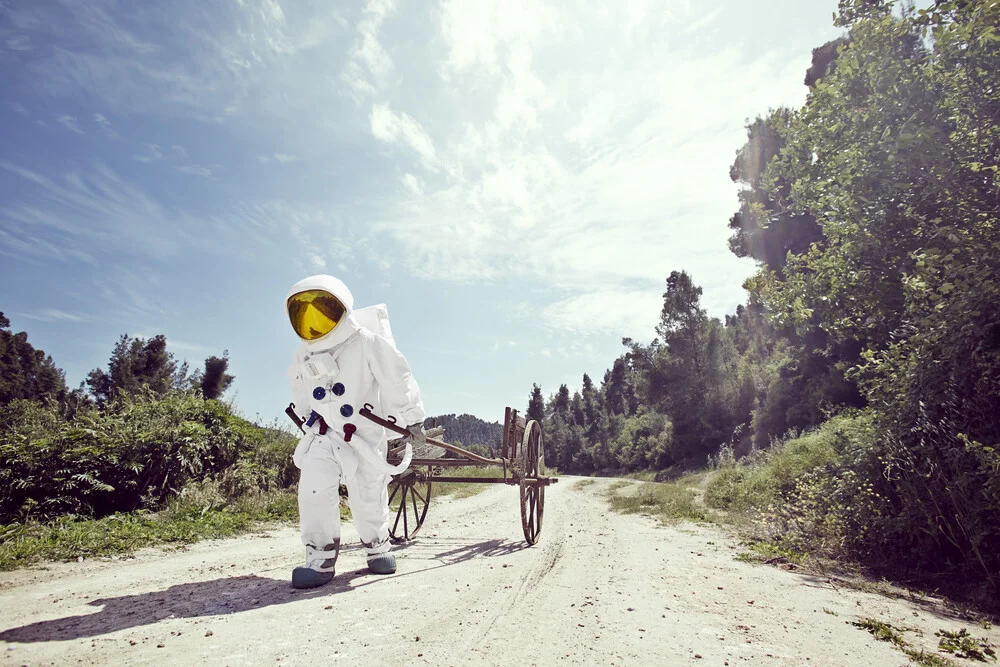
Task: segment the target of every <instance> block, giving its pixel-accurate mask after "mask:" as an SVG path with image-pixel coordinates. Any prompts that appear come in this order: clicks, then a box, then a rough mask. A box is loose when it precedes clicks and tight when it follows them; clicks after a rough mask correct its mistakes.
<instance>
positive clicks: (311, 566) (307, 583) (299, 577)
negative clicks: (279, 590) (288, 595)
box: [292, 539, 340, 588]
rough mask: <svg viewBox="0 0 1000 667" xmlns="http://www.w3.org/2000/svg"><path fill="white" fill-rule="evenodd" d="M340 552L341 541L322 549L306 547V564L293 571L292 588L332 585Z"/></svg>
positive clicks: (335, 541) (337, 540)
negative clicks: (331, 581)
mask: <svg viewBox="0 0 1000 667" xmlns="http://www.w3.org/2000/svg"><path fill="white" fill-rule="evenodd" d="M339 551H340V540H339V539H336V540H334V541H333V542H331V543H330V544H328V545H326V546H325V547H323V548H322V549H317V548H316V547H314V546H311V545H309V546H306V564H305V566H304V567H297V568H295V569H294V570H292V588H316V587H317V586H322V585H323V584H327V583H330V580H331V579H333V574H334V566H335V565H336V564H337V553H338V552H339Z"/></svg>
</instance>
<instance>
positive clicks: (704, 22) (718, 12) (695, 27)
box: [684, 7, 725, 35]
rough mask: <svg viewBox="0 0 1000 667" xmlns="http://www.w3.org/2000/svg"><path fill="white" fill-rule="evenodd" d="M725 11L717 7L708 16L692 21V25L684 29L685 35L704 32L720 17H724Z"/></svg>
mask: <svg viewBox="0 0 1000 667" xmlns="http://www.w3.org/2000/svg"><path fill="white" fill-rule="evenodd" d="M723 11H725V10H724V9H723V8H722V7H716V8H715V9H713V10H712V11H710V12H709V13H708V14H705V15H704V16H702V17H701V18H699V19H697V20H695V21H692V22H691V24H690V25H688V27H686V28H685V29H684V34H685V35H690V34H692V33H695V32H698V31H699V30H704V29H705V28H707V27H708V26H710V25H711V24H713V23H715V20H716V19H717V18H719V17H720V16H722V13H723Z"/></svg>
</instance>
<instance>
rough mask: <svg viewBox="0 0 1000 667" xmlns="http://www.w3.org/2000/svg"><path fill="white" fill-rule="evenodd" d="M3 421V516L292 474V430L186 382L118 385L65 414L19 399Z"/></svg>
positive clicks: (143, 501) (93, 507) (145, 504)
mask: <svg viewBox="0 0 1000 667" xmlns="http://www.w3.org/2000/svg"><path fill="white" fill-rule="evenodd" d="M0 429H2V431H0V523H14V522H23V521H26V520H28V519H35V520H47V519H51V518H54V517H58V516H63V515H67V514H74V515H82V516H95V517H100V516H105V515H108V514H113V513H115V512H128V511H131V510H135V509H140V508H146V509H156V508H159V507H162V506H163V505H164V503H165V502H166V501H167V500H168V499H169V498H171V497H172V496H174V495H176V493H177V492H178V491H179V490H180V489H182V488H184V487H185V486H186V485H187V484H188V483H190V482H193V481H199V480H204V479H212V478H215V477H221V478H222V481H223V482H224V484H225V489H226V491H227V492H229V493H230V494H231V495H232V496H233V497H235V496H237V495H241V494H242V493H244V492H246V491H248V490H250V489H264V490H267V489H273V488H282V487H285V486H288V485H289V484H291V483H292V482H293V481H294V474H293V472H292V471H291V470H290V467H291V452H292V450H293V448H294V446H295V440H294V438H293V437H292V436H290V435H288V434H286V433H284V432H282V431H280V430H277V429H262V428H260V427H257V426H254V425H252V424H250V423H248V422H246V421H245V420H243V419H241V418H239V417H237V416H235V415H233V414H232V412H231V410H230V408H229V407H228V406H227V405H226V404H224V403H221V402H219V401H215V400H204V399H202V398H201V397H199V396H197V395H196V394H194V393H189V392H181V391H176V392H171V393H169V394H167V395H166V396H163V397H153V396H152V395H150V394H138V395H135V396H124V395H123V396H119V397H118V398H117V399H115V400H114V401H112V402H110V403H108V404H106V405H105V406H104V407H103V408H102V409H100V410H97V409H89V410H84V411H81V412H79V413H78V414H77V415H76V416H75V417H74V418H73V419H72V420H69V421H65V420H62V419H61V418H60V417H59V415H58V414H57V412H56V408H54V407H46V406H44V405H42V404H39V403H34V402H30V401H23V400H18V401H13V402H11V403H10V404H8V405H6V406H2V407H0Z"/></svg>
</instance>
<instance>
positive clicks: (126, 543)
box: [0, 482, 298, 570]
mask: <svg viewBox="0 0 1000 667" xmlns="http://www.w3.org/2000/svg"><path fill="white" fill-rule="evenodd" d="M297 517H298V506H297V502H296V498H295V494H294V493H291V492H289V491H288V490H280V491H270V492H256V493H249V494H246V495H244V496H242V497H240V498H236V499H232V498H230V497H227V496H226V495H225V493H224V492H223V491H222V490H221V488H220V487H219V485H217V484H214V483H207V482H206V483H195V484H192V485H189V486H188V487H187V488H185V489H184V490H183V491H182V492H181V493H180V494H179V495H178V496H177V497H176V498H175V499H173V500H172V501H170V503H169V504H168V505H167V507H166V509H164V510H163V511H161V512H158V513H151V512H147V511H138V512H129V513H119V514H112V515H110V516H106V517H103V518H100V519H82V520H81V519H79V518H77V517H74V516H63V517H60V518H58V519H55V520H53V521H51V522H48V523H40V522H37V521H34V520H31V521H28V522H26V523H15V524H10V525H6V526H4V525H0V570H11V569H14V568H17V567H23V566H24V565H28V564H30V563H33V562H37V561H40V560H75V559H76V558H79V557H84V558H92V557H97V556H112V555H119V554H122V555H126V554H131V553H133V552H135V551H137V550H139V549H142V548H145V547H150V546H156V545H158V544H188V543H191V542H196V541H198V540H201V539H206V538H219V537H228V536H230V535H236V534H238V533H241V532H245V531H247V530H251V529H253V528H255V527H257V526H260V525H262V524H268V523H272V522H277V521H281V522H289V521H294V520H295V519H296V518H297Z"/></svg>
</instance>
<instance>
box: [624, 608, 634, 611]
mask: <svg viewBox="0 0 1000 667" xmlns="http://www.w3.org/2000/svg"><path fill="white" fill-rule="evenodd" d="M625 611H635V609H633V608H632V607H629V608H628V609H626V610H625Z"/></svg>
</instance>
